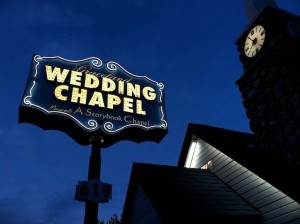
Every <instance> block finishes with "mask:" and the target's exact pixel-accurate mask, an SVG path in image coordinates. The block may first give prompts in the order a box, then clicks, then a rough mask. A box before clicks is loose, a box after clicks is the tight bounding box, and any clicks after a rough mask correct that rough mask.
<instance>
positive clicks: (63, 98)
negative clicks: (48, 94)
mask: <svg viewBox="0 0 300 224" xmlns="http://www.w3.org/2000/svg"><path fill="white" fill-rule="evenodd" d="M63 90H66V91H68V90H69V86H66V85H60V86H57V87H56V88H55V90H54V95H55V97H56V98H57V99H59V100H61V101H67V99H68V97H67V96H64V95H62V91H63Z"/></svg>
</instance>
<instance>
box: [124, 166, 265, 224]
mask: <svg viewBox="0 0 300 224" xmlns="http://www.w3.org/2000/svg"><path fill="white" fill-rule="evenodd" d="M138 186H141V187H142V188H143V190H144V192H145V194H146V196H147V198H148V199H149V200H150V202H151V204H152V205H153V208H154V209H155V210H156V213H157V214H158V215H159V217H160V219H161V221H162V223H189V221H192V220H201V221H204V220H209V221H220V220H222V221H223V223H224V221H226V220H227V221H228V222H230V223H259V220H260V213H259V212H258V211H257V210H256V209H255V208H253V207H252V206H251V205H250V204H248V203H247V202H246V201H245V200H244V199H242V198H241V197H240V196H239V195H238V194H237V193H235V192H234V191H233V190H231V188H229V187H228V186H227V185H226V184H224V183H223V182H222V181H221V180H220V179H219V178H218V177H217V176H215V175H214V174H213V173H211V172H210V171H207V170H201V169H191V168H184V167H172V166H164V165H151V164H140V163H134V164H133V167H132V172H131V177H130V184H129V188H128V192H127V196H126V201H125V206H124V210H123V222H124V223H130V222H129V220H130V214H131V211H132V210H133V206H134V200H135V199H134V198H135V195H136V192H137V187H138Z"/></svg>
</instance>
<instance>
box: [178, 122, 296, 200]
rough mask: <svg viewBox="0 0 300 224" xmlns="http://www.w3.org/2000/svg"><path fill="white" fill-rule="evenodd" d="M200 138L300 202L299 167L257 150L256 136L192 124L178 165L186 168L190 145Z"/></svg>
mask: <svg viewBox="0 0 300 224" xmlns="http://www.w3.org/2000/svg"><path fill="white" fill-rule="evenodd" d="M193 136H197V137H199V138H201V139H202V140H204V141H205V142H207V143H209V144H210V145H212V146H214V147H215V148H217V149H218V150H220V151H221V152H223V153H225V154H226V155H227V156H229V157H231V158H232V159H234V160H235V161H237V162H238V163H240V164H242V165H243V166H244V167H246V168H247V169H249V170H251V171H252V172H254V173H255V174H257V175H259V176H260V177H261V178H263V179H265V180H266V181H268V182H269V183H270V184H272V185H273V186H275V187H276V188H278V189H279V190H281V191H283V192H284V193H285V194H287V195H288V196H290V197H292V198H293V199H294V200H295V201H297V202H298V203H299V202H300V191H299V189H300V182H299V181H297V176H299V173H300V170H299V167H295V166H293V165H291V164H289V163H287V162H286V161H282V160H279V159H278V158H277V157H276V156H274V155H273V154H271V153H270V152H268V151H263V150H259V149H257V148H255V147H254V135H253V134H250V133H244V132H239V131H233V130H228V129H223V128H218V127H212V126H207V125H202V124H193V123H190V124H189V125H188V128H187V132H186V135H185V139H184V142H183V146H182V150H181V154H180V157H179V161H178V166H180V167H182V166H184V161H185V159H186V156H187V153H188V149H189V145H190V143H191V140H192V138H193Z"/></svg>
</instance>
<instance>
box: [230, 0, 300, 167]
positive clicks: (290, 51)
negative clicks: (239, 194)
mask: <svg viewBox="0 0 300 224" xmlns="http://www.w3.org/2000/svg"><path fill="white" fill-rule="evenodd" d="M247 2H248V3H249V2H250V1H246V3H247ZM251 2H252V3H253V2H255V1H251ZM246 5H247V4H246ZM252 5H254V3H253V4H252ZM235 44H236V46H237V49H238V52H239V59H240V61H241V63H242V65H243V69H244V74H243V75H242V76H241V77H240V78H239V79H238V80H237V82H236V84H237V85H238V87H239V90H240V92H241V96H242V100H243V105H244V107H245V109H246V115H247V117H248V119H249V125H250V129H251V131H253V133H254V135H255V145H254V149H255V150H260V151H261V152H262V153H263V152H264V153H268V154H269V155H270V156H272V157H275V158H277V159H279V160H280V161H282V162H283V163H289V164H290V165H293V166H297V167H298V168H299V167H300V17H299V16H297V15H294V14H291V13H289V12H286V11H284V10H282V9H279V8H278V7H276V5H274V4H273V5H267V4H266V6H265V7H263V8H262V9H261V10H259V12H258V13H257V14H256V15H255V16H253V15H252V17H251V18H250V22H249V25H248V27H246V29H245V30H244V32H243V33H242V34H241V35H240V36H239V37H238V39H237V41H236V42H235Z"/></svg>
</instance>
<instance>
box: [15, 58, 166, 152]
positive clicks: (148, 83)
mask: <svg viewBox="0 0 300 224" xmlns="http://www.w3.org/2000/svg"><path fill="white" fill-rule="evenodd" d="M46 65H50V66H51V67H52V68H55V67H59V68H61V70H63V69H68V70H69V71H70V72H71V71H74V70H76V71H79V72H80V71H82V73H84V72H85V70H88V72H90V73H94V74H98V76H99V77H100V76H101V77H106V78H109V79H111V80H113V79H115V82H116V83H117V80H125V82H126V81H127V82H130V83H132V84H138V85H140V87H141V89H142V88H143V87H150V88H151V89H153V90H155V93H156V98H155V100H147V99H142V98H141V99H140V101H141V102H142V107H143V110H144V111H145V112H146V115H141V114H136V113H128V112H124V111H123V109H122V106H121V105H119V106H115V107H114V108H113V109H107V108H101V107H98V106H89V105H87V104H80V103H72V102H70V98H71V97H72V96H71V93H72V88H73V87H74V86H72V85H71V84H70V75H68V76H67V78H66V80H65V82H64V83H58V82H57V81H49V80H47V74H46ZM59 85H67V86H69V90H68V91H66V90H64V92H63V93H64V96H66V97H67V98H68V100H67V101H62V100H58V99H57V98H56V97H55V94H54V91H55V88H56V87H57V86H59ZM79 88H82V89H83V88H84V87H79ZM87 91H88V94H87V100H88V99H89V98H90V97H91V96H92V94H93V92H94V91H101V90H99V89H88V90H87ZM102 94H103V99H104V103H105V104H107V101H106V99H107V94H108V93H105V92H102ZM110 94H114V95H116V96H119V97H120V98H121V100H122V99H123V97H124V96H122V95H119V94H118V91H117V90H115V91H114V92H110ZM125 97H127V96H125ZM132 98H134V97H132ZM135 100H136V99H133V101H134V102H135ZM19 122H20V123H32V124H35V125H37V126H39V127H41V128H43V129H45V130H47V129H56V130H60V131H63V132H65V133H67V134H68V135H70V136H71V137H72V138H73V139H74V140H75V141H77V142H78V143H79V144H82V145H88V144H90V143H91V138H92V137H93V136H95V135H101V136H102V138H103V140H104V142H103V144H102V147H108V146H110V145H112V144H114V143H116V142H118V141H120V140H132V141H135V142H142V141H155V142H160V141H161V139H162V138H163V137H164V136H165V135H166V133H167V121H166V114H165V104H164V85H163V84H162V83H159V82H156V81H153V80H151V79H149V78H148V77H146V76H137V75H133V74H131V73H129V72H128V71H126V70H125V69H124V68H123V67H121V66H120V65H119V64H117V63H115V62H107V63H103V62H102V61H101V60H100V59H99V58H96V57H91V58H87V59H83V60H77V61H72V60H66V59H63V58H61V57H43V56H40V55H33V60H32V65H31V70H30V74H29V78H28V81H27V85H26V88H25V92H24V96H23V98H22V102H21V105H20V111H19Z"/></svg>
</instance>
